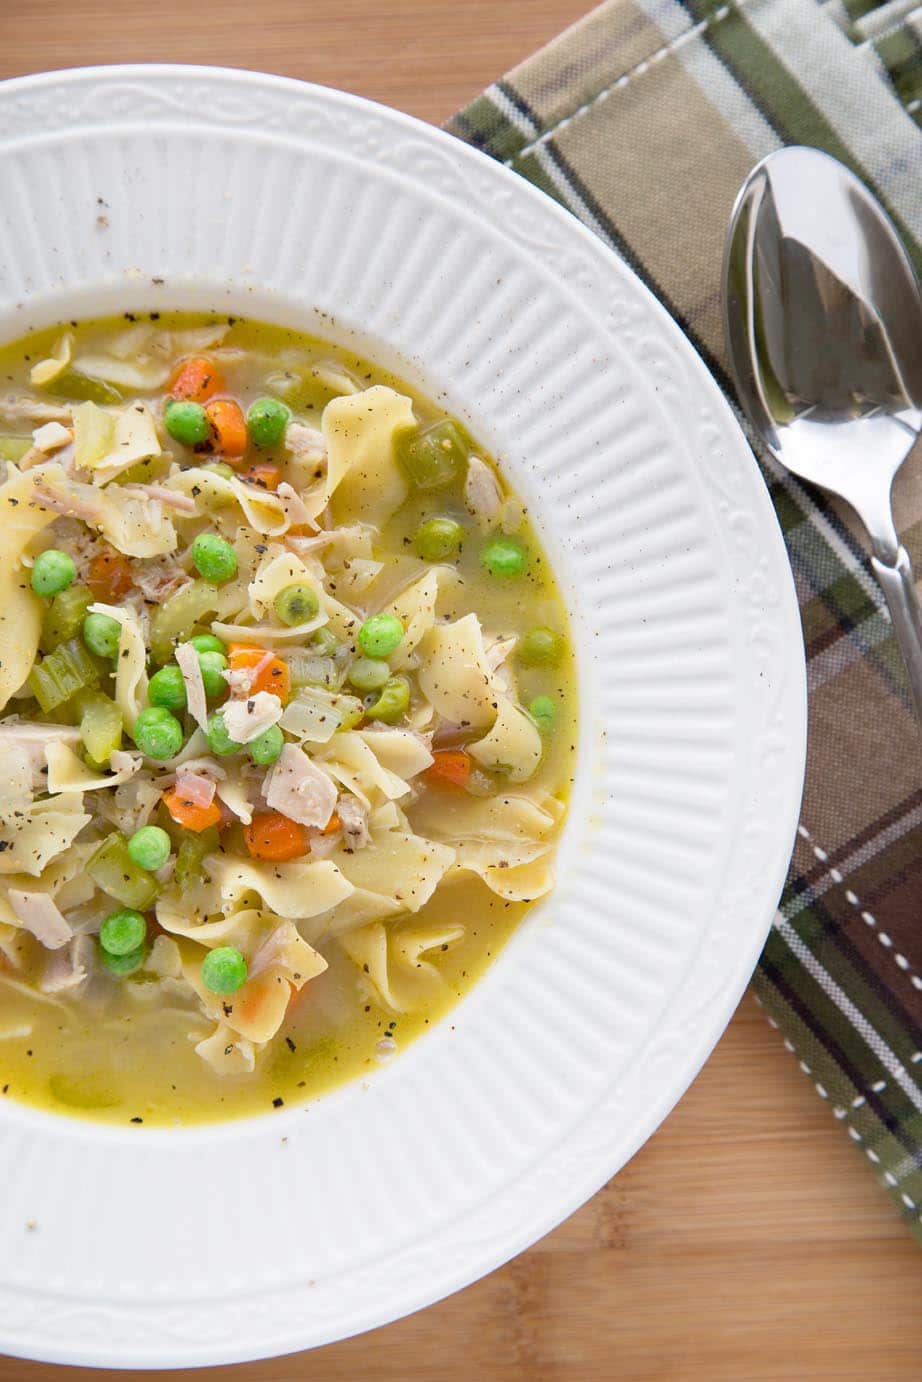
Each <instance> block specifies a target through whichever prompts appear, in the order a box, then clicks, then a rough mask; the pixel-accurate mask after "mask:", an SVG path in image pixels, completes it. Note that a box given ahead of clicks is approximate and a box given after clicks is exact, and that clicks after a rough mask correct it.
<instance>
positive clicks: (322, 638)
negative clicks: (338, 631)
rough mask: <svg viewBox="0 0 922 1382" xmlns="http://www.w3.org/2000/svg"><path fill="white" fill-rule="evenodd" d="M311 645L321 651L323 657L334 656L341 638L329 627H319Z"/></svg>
mask: <svg viewBox="0 0 922 1382" xmlns="http://www.w3.org/2000/svg"><path fill="white" fill-rule="evenodd" d="M310 646H311V647H312V648H314V649H316V651H317V652H318V653H319V655H320V656H321V657H332V656H333V654H334V653H335V652H336V650H337V648H338V647H339V639H338V638H337V637H336V635H335V634H334V633H331V632H330V630H329V629H327V628H323V629H318V630H317V632H316V633H315V634H314V635H313V637H312V638H311V642H310Z"/></svg>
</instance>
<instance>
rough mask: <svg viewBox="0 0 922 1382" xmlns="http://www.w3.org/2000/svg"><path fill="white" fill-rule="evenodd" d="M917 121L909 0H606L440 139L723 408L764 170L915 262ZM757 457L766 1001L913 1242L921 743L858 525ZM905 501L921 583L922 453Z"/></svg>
mask: <svg viewBox="0 0 922 1382" xmlns="http://www.w3.org/2000/svg"><path fill="white" fill-rule="evenodd" d="M920 125H922V6H920V5H919V4H918V0H889V2H888V3H885V4H879V5H876V4H873V3H867V0H825V3H823V4H817V3H815V0H737V3H734V4H723V3H719V0H607V3H605V4H603V5H601V6H600V7H599V8H598V9H596V10H594V11H593V12H592V13H590V14H589V15H588V16H587V17H586V18H585V19H584V20H582V21H581V22H580V23H578V24H577V25H575V27H573V28H571V29H569V30H568V31H567V32H566V33H564V34H563V35H561V37H560V38H558V39H557V40H555V41H554V42H553V43H551V44H550V45H549V46H548V47H547V48H545V49H544V50H543V51H541V52H539V53H538V54H536V55H535V56H534V57H533V58H530V59H529V60H528V61H527V62H525V63H523V64H522V65H521V66H520V67H518V68H516V69H515V70H514V71H513V72H511V73H509V75H508V76H506V77H505V78H503V80H502V81H499V82H497V83H496V84H495V85H494V86H491V87H490V88H489V89H488V90H487V91H486V92H484V94H483V95H482V96H480V97H478V99H477V100H476V101H474V102H473V103H472V104H471V105H470V106H468V108H467V109H466V110H464V111H462V112H461V113H460V114H458V115H457V116H455V118H454V120H453V121H452V122H451V125H450V128H451V129H452V130H453V131H454V133H456V134H457V135H459V136H460V137H461V138H463V139H467V140H469V141H470V142H471V143H473V144H476V145H477V146H478V147H479V148H482V149H484V150H486V152H487V153H489V154H492V155H493V157H494V158H497V159H499V160H501V161H502V162H504V163H506V164H507V166H508V167H510V168H513V169H515V170H516V172H519V173H521V174H522V175H523V176H524V177H527V178H530V179H531V181H532V182H534V183H536V184H537V186H539V187H541V188H543V189H544V190H545V191H546V192H547V193H548V194H549V195H550V196H552V197H555V198H556V199H557V200H558V201H559V202H561V203H562V204H563V205H564V206H566V207H568V208H569V210H570V211H572V212H573V213H574V214H575V215H576V216H578V217H580V219H581V220H583V221H585V222H586V224H587V225H589V226H591V227H592V229H593V230H594V231H596V233H597V234H598V235H600V236H602V238H603V239H604V240H606V241H607V242H608V243H609V244H610V245H611V246H612V247H613V248H614V249H616V250H617V251H618V253H619V254H620V255H621V256H622V257H623V258H624V259H626V260H627V262H628V263H629V264H630V265H631V267H632V268H633V269H635V270H636V272H637V273H638V274H639V275H640V276H641V278H643V280H644V281H645V282H646V283H647V284H648V285H649V286H650V288H651V289H652V290H653V292H654V293H656V295H657V296H658V297H659V298H660V300H661V301H662V302H663V303H664V304H665V306H666V307H667V308H668V309H669V311H670V312H671V313H672V314H673V316H674V317H675V318H676V320H677V321H678V322H679V324H680V325H681V326H682V327H683V329H684V330H685V331H686V332H687V333H688V335H689V336H690V338H691V340H692V341H693V342H694V344H695V345H696V346H697V348H698V350H699V351H700V352H701V354H702V356H703V357H704V359H705V360H706V361H707V363H708V365H709V366H710V368H711V370H712V371H713V373H714V375H715V376H716V378H717V379H718V381H719V382H720V383H721V384H722V385H723V387H724V388H725V389H726V390H727V391H728V392H730V393H731V398H732V392H731V385H730V383H729V379H728V374H727V362H726V355H725V351H724V343H723V333H722V328H721V317H720V273H721V256H722V251H723V243H724V235H725V230H726V226H727V221H728V218H729V215H730V208H731V206H732V203H733V199H734V196H735V194H736V191H737V189H738V188H739V186H740V184H741V182H742V181H743V179H744V178H745V176H746V175H747V173H748V172H749V170H750V169H751V168H752V166H753V164H754V163H756V162H757V160H759V159H760V158H762V157H763V156H764V155H765V154H768V153H770V152H771V151H772V150H773V149H777V148H779V147H780V146H781V145H782V144H786V143H795V144H812V145H815V146H817V147H819V148H822V149H826V150H827V151H828V152H829V153H831V154H834V155H835V156H836V157H837V158H840V159H842V160H843V161H844V162H846V163H847V164H849V165H850V166H851V167H852V168H853V169H854V171H855V172H856V173H857V174H858V176H859V177H861V178H862V179H863V180H864V181H865V182H866V183H867V184H868V185H869V186H870V187H872V188H873V189H874V191H875V192H876V193H877V195H878V196H879V197H880V198H881V200H882V201H883V202H884V204H885V205H886V206H887V208H888V210H889V211H890V213H891V215H892V216H893V218H894V220H895V221H896V223H897V224H898V225H899V226H900V227H901V229H902V232H903V234H904V235H905V236H906V239H907V242H908V243H909V244H910V246H911V249H912V252H913V254H914V257H915V261H916V266H917V269H919V270H920V271H922V132H920V128H919V126H920ZM919 348H920V350H922V341H920V342H919ZM760 459H761V463H762V467H763V473H764V476H765V481H766V484H767V485H768V487H769V490H770V492H771V495H772V498H773V500H774V503H775V507H776V509H777V513H778V518H779V521H780V523H781V526H782V529H783V530H784V534H785V538H786V540H787V545H788V552H789V555H790V559H791V565H792V567H793V570H794V576H795V580H796V584H797V591H798V596H799V600H800V609H801V615H802V618H803V626H804V638H805V641H806V647H807V659H808V677H809V689H810V735H809V748H808V759H807V782H806V793H805V797H804V803H803V814H802V818H801V824H800V828H799V836H798V841H797V848H796V851H795V855H794V859H793V863H792V866H791V872H790V875H789V878H788V882H787V886H786V888H785V891H784V895H783V897H782V900H781V905H780V909H779V912H778V916H777V918H776V921H775V925H774V928H773V930H772V933H771V935H770V938H769V941H768V944H767V945H766V947H765V952H764V954H763V956H762V959H761V962H760V964H759V968H758V970H757V972H756V976H755V980H754V985H755V991H756V993H757V995H758V997H759V998H760V1000H761V1002H762V1003H763V1005H764V1007H765V1009H766V1010H767V1012H768V1014H769V1016H770V1019H771V1021H772V1022H773V1023H774V1024H776V1025H777V1026H778V1027H779V1028H780V1030H781V1032H782V1033H783V1035H784V1040H785V1044H786V1045H787V1046H788V1048H789V1049H790V1050H791V1051H793V1052H794V1054H795V1055H796V1056H797V1058H798V1060H799V1061H800V1064H801V1067H802V1069H803V1070H804V1072H805V1074H806V1075H807V1076H808V1077H809V1079H810V1080H811V1081H812V1082H813V1083H814V1085H815V1088H816V1091H817V1093H818V1094H819V1095H820V1097H821V1098H823V1099H826V1100H828V1102H829V1105H830V1108H831V1111H832V1113H833V1115H834V1116H835V1118H836V1119H838V1121H839V1122H840V1123H841V1124H842V1125H843V1126H844V1128H845V1129H846V1130H847V1132H848V1134H849V1136H850V1137H851V1138H852V1139H853V1140H854V1142H855V1143H856V1145H857V1147H858V1148H859V1149H860V1151H861V1152H862V1154H863V1155H864V1156H865V1157H866V1158H867V1160H868V1162H869V1163H870V1165H871V1166H872V1168H873V1171H874V1173H875V1175H876V1176H877V1177H878V1179H879V1180H880V1181H881V1183H882V1184H883V1185H884V1186H885V1187H886V1188H888V1190H889V1192H890V1194H891V1195H892V1197H893V1200H894V1202H895V1203H896V1205H897V1207H898V1209H899V1210H900V1213H901V1214H902V1215H903V1217H904V1219H905V1221H906V1222H907V1223H908V1224H909V1225H910V1226H911V1227H912V1229H913V1231H914V1232H915V1233H916V1235H917V1236H918V1237H919V1238H920V1240H922V735H920V732H919V727H918V726H917V724H916V723H915V721H914V719H913V715H912V711H911V708H910V702H909V697H908V694H907V688H906V680H905V676H904V672H903V667H902V664H901V661H900V655H899V652H898V650H897V647H896V643H895V641H894V638H893V633H892V630H891V626H890V622H889V618H888V616H887V613H886V611H885V608H884V603H883V598H882V596H881V593H880V591H879V589H878V587H877V585H876V582H875V580H874V578H873V575H872V574H871V572H870V569H869V563H868V554H867V550H866V547H865V544H864V540H863V538H862V536H861V534H860V532H859V531H858V530H857V529H856V527H855V526H854V525H853V520H852V519H851V518H850V517H849V516H848V515H846V514H845V513H844V512H843V511H842V510H841V509H838V508H837V507H836V506H835V505H834V504H832V503H830V502H828V501H827V500H825V499H824V498H823V497H822V496H820V495H819V494H818V492H815V491H813V490H808V489H806V488H804V487H803V486H802V485H801V484H799V482H798V481H796V480H794V479H792V478H790V477H788V476H786V475H782V474H780V473H779V470H778V468H777V466H776V465H775V464H774V463H773V462H772V461H771V458H770V457H768V456H767V455H766V454H764V453H762V454H761V456H760ZM896 506H897V525H898V528H899V530H900V532H901V534H902V536H903V539H904V541H905V544H906V546H907V548H908V550H909V553H910V556H911V557H912V560H913V563H914V565H915V569H916V571H917V572H922V448H917V450H916V454H915V456H914V457H912V458H910V460H909V461H908V462H907V464H906V465H905V466H904V469H903V472H902V474H901V476H900V477H899V479H898V480H897V485H896Z"/></svg>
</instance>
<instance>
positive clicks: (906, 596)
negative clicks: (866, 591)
mask: <svg viewBox="0 0 922 1382" xmlns="http://www.w3.org/2000/svg"><path fill="white" fill-rule="evenodd" d="M871 566H872V567H873V568H874V574H875V576H876V577H877V579H878V581H879V582H880V585H881V589H882V590H883V592H884V595H885V596H886V599H887V606H888V608H889V610H890V618H891V620H892V621H893V632H894V633H895V634H896V641H897V643H899V645H900V652H901V653H902V654H903V662H904V663H905V665H906V673H907V676H908V677H909V691H910V695H911V696H912V703H913V705H914V707H915V712H916V717H917V718H918V719H919V721H920V722H922V609H920V608H919V600H918V597H917V595H916V588H915V585H914V583H913V576H912V566H911V564H910V561H909V553H908V552H907V551H906V548H905V547H900V549H899V551H898V552H897V554H896V564H895V565H894V566H889V565H887V564H886V563H885V562H882V561H880V560H879V559H878V558H877V557H872V558H871Z"/></svg>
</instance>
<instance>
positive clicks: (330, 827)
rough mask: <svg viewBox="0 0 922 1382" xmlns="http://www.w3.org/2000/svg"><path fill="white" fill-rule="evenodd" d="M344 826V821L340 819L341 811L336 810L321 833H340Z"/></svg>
mask: <svg viewBox="0 0 922 1382" xmlns="http://www.w3.org/2000/svg"><path fill="white" fill-rule="evenodd" d="M342 828H343V823H342V821H341V820H340V819H339V813H338V812H337V811H334V812H333V814H332V816H331V817H330V819H329V820H328V821H327V823H326V825H325V826H324V827H323V829H322V830H321V832H320V833H321V835H338V834H339V832H340V831H341V830H342Z"/></svg>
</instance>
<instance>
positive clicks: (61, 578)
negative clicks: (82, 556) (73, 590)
mask: <svg viewBox="0 0 922 1382" xmlns="http://www.w3.org/2000/svg"><path fill="white" fill-rule="evenodd" d="M76 574H77V566H76V563H75V562H74V559H73V557H70V556H68V554H67V553H66V552H61V551H59V550H58V548H57V547H51V548H49V549H48V551H47V552H40V553H39V555H38V556H37V557H36V558H35V561H34V562H33V563H32V572H31V575H30V577H29V580H30V583H31V586H32V589H33V590H34V591H35V593H36V595H44V596H45V597H46V598H47V597H49V596H51V595H60V593H61V591H62V590H66V589H67V587H68V586H69V585H70V584H71V582H72V581H73V579H74V577H75V576H76Z"/></svg>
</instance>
